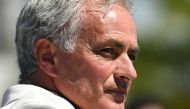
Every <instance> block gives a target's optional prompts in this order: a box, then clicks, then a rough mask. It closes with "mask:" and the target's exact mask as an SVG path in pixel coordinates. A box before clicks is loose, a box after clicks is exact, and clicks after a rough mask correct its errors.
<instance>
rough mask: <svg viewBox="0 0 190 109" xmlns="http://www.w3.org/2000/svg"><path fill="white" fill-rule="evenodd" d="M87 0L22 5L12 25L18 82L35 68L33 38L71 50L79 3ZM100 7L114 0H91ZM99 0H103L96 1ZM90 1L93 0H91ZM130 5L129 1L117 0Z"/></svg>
mask: <svg viewBox="0 0 190 109" xmlns="http://www.w3.org/2000/svg"><path fill="white" fill-rule="evenodd" d="M82 1H85V2H89V1H90V0H30V1H29V2H28V3H27V4H26V5H25V6H24V8H23V9H22V11H21V13H20V16H19V18H18V22H17V27H16V39H15V42H16V48H17V56H18V64H19V67H20V71H21V75H20V81H19V83H30V82H31V81H30V76H31V75H32V74H33V73H34V72H36V71H37V67H38V64H37V60H36V57H35V55H34V48H35V42H36V41H37V40H39V39H40V38H46V39H48V40H50V41H52V42H53V43H54V44H56V45H57V46H58V47H59V49H60V50H61V51H62V52H64V53H71V52H72V51H73V50H74V47H75V41H76V40H77V37H78V35H79V32H80V28H81V22H82V21H83V19H82V17H81V14H82V13H81V10H82V5H85V2H83V3H82ZM94 1H95V2H97V3H96V4H99V6H98V7H100V9H101V8H102V9H105V10H109V8H110V7H111V4H113V3H115V2H116V1H118V0H92V1H91V2H94ZM100 1H103V2H100ZM95 2H94V3H95ZM121 3H122V4H123V5H124V6H127V8H128V9H131V1H129V0H121Z"/></svg>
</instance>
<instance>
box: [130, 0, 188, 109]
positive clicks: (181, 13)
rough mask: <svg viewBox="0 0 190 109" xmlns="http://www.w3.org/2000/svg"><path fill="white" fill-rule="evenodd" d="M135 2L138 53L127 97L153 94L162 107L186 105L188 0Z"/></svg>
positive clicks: (183, 108)
mask: <svg viewBox="0 0 190 109" xmlns="http://www.w3.org/2000/svg"><path fill="white" fill-rule="evenodd" d="M135 6H136V9H135V11H134V17H135V19H136V22H137V30H138V37H139V46H140V54H139V57H138V59H137V61H136V63H135V65H136V70H137V72H138V78H137V79H136V81H135V82H134V83H133V87H132V90H131V92H130V100H131V99H132V100H133V99H138V97H141V96H145V97H146V96H147V97H148V96H152V95H155V96H157V97H159V99H160V100H161V101H162V102H164V104H165V105H166V109H190V45H189V44H190V0H139V1H137V0H136V2H135ZM130 100H129V104H130ZM132 100H131V101H132Z"/></svg>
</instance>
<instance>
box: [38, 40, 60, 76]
mask: <svg viewBox="0 0 190 109" xmlns="http://www.w3.org/2000/svg"><path fill="white" fill-rule="evenodd" d="M56 50H57V49H56V47H55V45H54V44H52V42H50V41H49V40H47V39H39V40H38V41H37V42H36V43H35V56H36V59H37V62H38V65H39V69H40V70H39V71H43V72H45V73H46V74H47V75H49V76H51V77H57V71H56V67H55V62H54V57H55V54H56Z"/></svg>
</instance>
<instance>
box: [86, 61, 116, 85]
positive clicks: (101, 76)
mask: <svg viewBox="0 0 190 109" xmlns="http://www.w3.org/2000/svg"><path fill="white" fill-rule="evenodd" d="M89 68H91V69H89V70H91V71H89V73H91V74H92V75H91V77H92V79H93V81H96V82H98V83H100V84H103V83H105V81H106V80H107V79H108V78H109V77H110V76H111V75H112V73H113V70H114V69H115V64H114V62H112V61H101V62H99V61H92V63H90V64H89Z"/></svg>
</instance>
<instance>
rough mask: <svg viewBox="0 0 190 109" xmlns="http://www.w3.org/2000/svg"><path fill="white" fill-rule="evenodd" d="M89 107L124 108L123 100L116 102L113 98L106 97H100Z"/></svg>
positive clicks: (96, 108) (97, 108)
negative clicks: (97, 101)
mask: <svg viewBox="0 0 190 109" xmlns="http://www.w3.org/2000/svg"><path fill="white" fill-rule="evenodd" d="M91 109H125V101H123V102H120V103H118V102H116V101H114V99H112V98H111V99H110V97H108V98H107V97H106V98H104V99H101V100H100V101H99V103H97V104H96V103H95V104H94V106H93V108H91Z"/></svg>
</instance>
